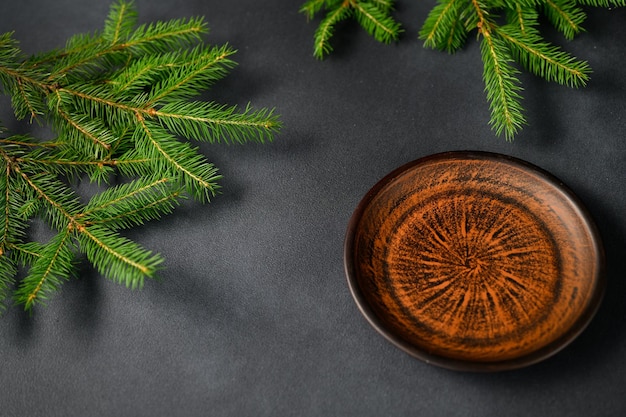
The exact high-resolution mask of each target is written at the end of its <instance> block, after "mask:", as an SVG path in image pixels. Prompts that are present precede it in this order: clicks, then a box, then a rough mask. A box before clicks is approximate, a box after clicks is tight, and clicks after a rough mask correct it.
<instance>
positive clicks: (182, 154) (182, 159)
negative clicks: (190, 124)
mask: <svg viewBox="0 0 626 417" xmlns="http://www.w3.org/2000/svg"><path fill="white" fill-rule="evenodd" d="M134 138H135V139H134V140H135V143H136V144H137V150H138V151H139V152H140V153H142V154H143V155H144V156H145V157H146V158H148V159H149V160H150V161H152V162H153V164H154V171H155V172H161V173H164V174H165V175H168V176H172V177H174V178H177V179H178V181H179V183H180V184H182V185H184V186H185V188H186V189H187V191H188V192H189V193H190V194H191V195H193V196H194V198H196V199H198V200H200V201H205V202H208V201H210V199H211V198H212V197H214V196H215V194H216V192H217V189H218V188H219V187H218V185H217V180H219V179H220V178H221V176H220V175H218V174H217V169H216V168H215V167H214V166H213V165H212V164H210V163H208V162H207V161H206V159H205V158H204V156H202V155H201V154H200V153H199V152H198V151H197V149H196V148H192V147H191V146H190V145H189V144H188V143H184V142H178V141H176V140H175V139H174V138H173V136H172V135H170V134H169V133H168V132H167V131H166V130H165V129H163V128H162V127H160V126H159V125H156V124H154V123H151V122H149V121H146V120H143V119H140V121H139V124H138V126H137V130H136V132H135V136H134Z"/></svg>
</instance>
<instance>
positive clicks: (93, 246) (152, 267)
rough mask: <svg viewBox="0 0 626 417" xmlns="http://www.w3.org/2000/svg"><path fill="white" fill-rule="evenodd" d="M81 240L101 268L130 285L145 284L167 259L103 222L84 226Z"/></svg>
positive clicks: (119, 280) (86, 251)
mask: <svg viewBox="0 0 626 417" xmlns="http://www.w3.org/2000/svg"><path fill="white" fill-rule="evenodd" d="M78 231H79V232H80V233H79V236H78V241H79V242H80V245H81V248H82V249H83V250H84V251H85V254H86V255H87V259H89V261H90V262H91V263H92V264H93V265H94V266H95V267H96V269H97V270H98V272H100V273H101V274H102V275H104V276H106V277H108V278H109V279H111V280H113V281H115V282H118V283H120V284H125V285H126V287H128V288H132V289H137V288H142V287H143V284H144V280H145V278H146V277H148V278H152V277H153V276H154V274H155V272H156V271H157V270H158V269H159V267H160V265H161V264H162V263H163V258H162V257H161V256H160V255H158V254H153V253H152V252H151V251H149V250H146V249H144V248H142V247H141V246H140V245H138V244H137V243H135V242H133V241H131V240H129V239H127V238H125V237H123V236H120V235H118V234H117V233H115V232H113V231H112V230H110V229H108V228H104V227H100V226H89V227H81V228H80V229H79V230H78Z"/></svg>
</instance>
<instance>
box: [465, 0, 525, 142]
mask: <svg viewBox="0 0 626 417" xmlns="http://www.w3.org/2000/svg"><path fill="white" fill-rule="evenodd" d="M472 2H473V4H474V7H475V14H476V18H477V20H478V23H477V27H478V31H479V33H480V34H481V35H482V37H483V39H482V41H481V43H480V49H481V56H482V60H483V64H484V65H483V79H484V82H485V91H486V92H487V100H488V101H489V107H490V109H491V124H492V126H493V128H494V129H495V132H496V134H497V135H500V134H502V133H504V135H505V137H506V139H507V140H511V139H512V138H513V137H514V136H515V134H516V133H517V131H518V130H519V129H520V128H521V127H522V125H523V124H524V123H525V119H524V116H523V114H522V107H521V104H520V100H521V96H520V95H519V93H518V92H519V91H520V90H521V88H520V86H519V84H520V83H519V80H518V79H517V77H516V73H517V71H516V70H515V68H514V67H513V66H511V64H510V62H511V61H512V58H511V56H510V54H509V51H508V50H507V48H506V46H505V44H504V43H503V42H502V41H501V40H500V39H499V38H496V37H495V36H494V33H493V30H492V28H493V27H494V23H493V22H492V21H491V20H490V19H488V17H487V13H486V12H485V7H484V5H483V4H482V3H481V2H480V1H479V0H472Z"/></svg>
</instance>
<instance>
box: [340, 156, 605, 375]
mask: <svg viewBox="0 0 626 417" xmlns="http://www.w3.org/2000/svg"><path fill="white" fill-rule="evenodd" d="M454 159H463V160H467V159H474V160H489V161H500V162H505V163H507V164H512V165H516V166H518V167H521V168H524V169H526V170H530V171H532V172H533V173H535V174H537V175H539V176H540V177H541V178H542V179H543V180H545V181H547V182H548V183H549V184H550V185H551V186H553V187H555V188H556V189H558V190H559V191H560V192H562V193H563V194H564V195H565V197H566V198H567V199H568V200H569V202H570V203H571V204H572V205H573V206H574V207H575V209H576V210H577V213H578V214H579V219H580V220H581V222H582V223H583V225H584V227H585V228H587V230H588V231H589V233H590V237H591V239H592V243H593V249H594V251H595V254H596V258H597V262H598V265H597V271H596V274H595V276H594V277H592V279H593V281H594V288H593V292H592V295H591V297H590V299H589V304H588V306H587V308H586V309H585V310H584V311H583V312H582V313H581V315H580V317H578V319H577V320H576V321H575V322H574V323H573V325H572V326H571V327H570V328H569V329H568V330H567V331H566V332H565V333H564V334H563V335H561V336H560V337H558V338H557V339H555V340H553V341H552V342H550V343H548V344H547V345H545V346H543V347H541V348H539V349H537V350H534V351H532V352H530V353H527V354H525V355H522V356H519V357H515V358H511V359H506V360H501V361H494V362H483V361H476V362H474V361H468V360H463V359H456V358H449V357H445V356H441V355H437V354H433V353H429V352H428V351H426V350H424V349H420V348H418V347H417V346H415V345H413V344H411V343H409V342H407V341H406V340H404V339H403V338H402V337H400V336H399V335H397V334H396V333H394V332H392V331H391V330H389V329H387V328H386V326H385V325H384V323H383V322H382V320H381V319H380V318H379V317H378V316H377V314H376V313H375V312H374V311H373V310H372V309H371V307H370V306H369V303H368V302H367V299H366V297H365V294H364V292H363V291H362V289H361V288H360V286H359V285H358V280H357V278H356V274H355V271H356V266H355V264H354V259H353V256H352V255H353V253H354V237H355V234H356V231H357V230H358V229H357V228H358V224H359V222H360V220H361V218H362V215H363V213H364V212H365V210H366V208H367V207H368V205H369V204H370V203H371V201H372V200H373V198H374V197H375V196H376V195H378V193H379V192H380V191H381V190H382V189H383V188H384V187H385V186H386V185H387V184H389V183H390V182H391V181H393V180H394V179H395V178H397V177H399V176H400V175H401V174H403V173H405V172H406V171H408V170H411V169H413V168H415V167H417V166H420V165H423V164H425V163H428V162H431V161H437V160H454ZM343 251H344V252H343V264H344V273H345V276H346V279H347V281H348V287H349V289H350V293H351V295H352V298H353V299H354V301H355V303H356V305H357V307H358V309H359V310H360V312H361V315H363V316H364V317H365V319H366V320H367V322H368V323H369V324H370V325H371V326H372V327H373V328H374V329H375V330H376V331H377V332H378V333H379V334H380V335H382V336H383V337H384V338H386V339H387V340H388V341H389V342H391V343H392V344H393V345H395V346H396V347H398V348H400V349H401V350H402V351H404V352H405V353H408V354H409V355H411V356H413V357H415V358H417V359H420V360H422V361H424V362H426V363H429V364H432V365H436V366H439V367H443V368H447V369H451V370H457V371H474V372H493V371H504V370H513V369H518V368H523V367H526V366H530V365H533V364H535V363H538V362H541V361H543V360H545V359H548V358H549V357H551V356H553V355H555V354H556V353H558V352H559V351H561V350H562V349H564V348H565V347H567V346H568V345H569V344H570V343H571V342H573V341H574V340H575V339H576V338H577V337H578V336H579V335H580V334H581V333H582V332H583V331H584V330H585V329H586V328H587V326H588V325H589V323H590V322H591V320H592V319H593V317H594V316H595V315H596V313H597V311H598V309H599V307H600V305H601V303H602V299H603V297H604V293H605V291H606V285H607V279H606V273H605V272H606V255H605V250H604V246H603V243H602V238H601V236H600V232H599V230H598V227H597V225H596V223H595V221H594V220H593V217H592V216H591V213H590V212H589V210H588V209H587V207H586V206H585V205H584V203H583V202H582V200H581V199H580V198H579V197H578V196H577V195H576V193H574V191H573V190H572V189H571V188H570V187H569V186H567V185H566V184H565V183H564V182H563V181H561V180H560V179H559V178H558V177H556V176H555V175H554V174H552V173H550V172H548V171H547V170H545V169H543V168H541V167H539V166H537V165H535V164H533V163H530V162H528V161H525V160H523V159H520V158H517V157H513V156H510V155H505V154H501V153H496V152H488V151H475V150H461V151H446V152H440V153H435V154H431V155H427V156H423V157H421V158H418V159H415V160H413V161H410V162H408V163H405V164H403V165H401V166H399V167H397V168H395V169H394V170H392V171H391V172H389V173H388V174H386V175H385V176H383V177H382V178H381V179H380V180H378V181H377V182H376V183H375V184H374V185H373V186H372V187H371V188H370V189H369V190H368V191H367V192H366V193H365V194H364V196H363V197H362V198H361V200H360V201H359V203H358V204H357V206H356V208H355V210H354V211H353V213H352V215H351V217H350V220H349V222H348V227H347V230H346V234H345V237H344V244H343Z"/></svg>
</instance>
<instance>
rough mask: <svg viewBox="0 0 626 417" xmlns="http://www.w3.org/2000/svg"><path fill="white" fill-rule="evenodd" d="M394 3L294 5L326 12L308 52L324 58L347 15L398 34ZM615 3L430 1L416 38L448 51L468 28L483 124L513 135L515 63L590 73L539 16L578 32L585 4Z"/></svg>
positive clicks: (565, 31)
mask: <svg viewBox="0 0 626 417" xmlns="http://www.w3.org/2000/svg"><path fill="white" fill-rule="evenodd" d="M393 6H394V0H369V1H368V0H344V1H339V0H308V1H307V2H305V3H304V5H303V6H302V7H301V9H300V11H301V12H302V13H304V14H305V15H306V16H307V19H309V20H311V19H313V18H314V17H315V16H316V15H317V14H318V13H321V12H322V11H324V13H325V17H324V18H323V19H322V20H321V22H320V24H319V26H318V28H317V30H316V32H315V35H314V40H315V47H314V52H313V53H314V55H315V57H317V58H323V57H324V56H326V55H327V54H328V53H330V52H331V51H332V48H331V46H330V42H331V38H332V37H333V35H334V30H333V29H334V25H335V24H336V23H337V22H338V21H339V20H343V19H345V18H348V17H355V18H356V19H357V20H358V21H359V23H361V25H363V26H364V27H365V28H366V29H367V30H368V32H369V33H370V34H371V35H372V36H374V38H376V39H377V40H379V41H381V42H385V43H388V42H390V41H391V40H397V39H398V35H399V34H400V33H401V28H400V24H399V23H398V22H397V21H396V20H395V19H394V18H393V16H392V15H391V14H390V12H391V11H393V8H394V7H393ZM620 6H626V0H437V4H436V5H435V6H433V8H432V9H431V11H430V12H429V14H428V15H427V17H426V19H425V21H424V23H423V25H422V28H421V30H420V34H419V38H420V39H421V40H422V41H423V42H424V46H425V47H427V48H433V49H438V50H442V51H446V52H449V53H454V52H456V51H457V50H459V49H460V48H461V47H463V45H464V44H465V42H466V41H467V38H468V36H469V35H470V34H471V33H472V32H476V33H477V35H478V38H479V39H480V50H481V58H482V61H483V79H484V82H485V92H486V96H487V100H488V101H489V106H490V109H491V116H490V122H489V123H490V124H491V126H492V127H493V129H494V131H495V133H496V134H497V135H503V136H504V137H505V138H506V139H507V140H512V139H513V138H514V137H515V136H516V135H517V133H518V132H519V131H520V129H521V128H522V127H523V126H524V125H525V124H526V120H525V118H524V114H523V108H522V104H521V100H522V96H521V91H522V87H521V83H520V80H519V78H518V76H517V75H518V70H517V68H516V67H515V66H514V63H515V62H517V63H518V64H519V65H520V66H521V67H523V68H524V69H525V70H527V71H529V72H531V73H533V74H535V75H537V76H539V77H542V78H544V79H546V80H548V81H551V82H556V83H559V84H563V85H566V86H569V87H582V86H584V85H585V84H586V83H587V81H588V80H589V75H590V73H591V68H590V66H589V64H588V63H587V62H586V61H583V60H579V59H577V58H576V57H574V56H572V55H571V54H569V53H567V52H565V51H563V50H562V49H560V48H559V47H557V46H555V45H553V44H551V43H549V42H547V41H546V40H545V39H544V38H543V36H542V35H541V33H540V32H539V30H538V29H537V27H538V20H539V17H540V15H545V16H546V18H547V19H548V21H549V22H550V23H551V24H552V25H553V26H554V27H555V28H556V29H557V30H558V31H559V32H560V33H561V34H562V35H563V36H564V37H565V38H566V39H568V40H570V39H573V38H574V37H575V36H576V35H577V34H579V33H581V32H583V31H584V28H583V23H584V21H585V19H586V17H587V15H586V12H585V9H584V7H620ZM358 8H363V9H367V10H370V9H371V10H376V11H377V13H378V14H377V15H376V16H379V19H376V18H363V16H362V15H357V14H356V10H357V9H358ZM372 16H374V14H372ZM378 21H381V22H382V21H384V22H385V24H384V27H385V28H389V30H388V31H386V30H382V29H381V27H382V26H381V27H378V26H377V25H376V22H378Z"/></svg>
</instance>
